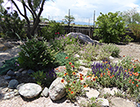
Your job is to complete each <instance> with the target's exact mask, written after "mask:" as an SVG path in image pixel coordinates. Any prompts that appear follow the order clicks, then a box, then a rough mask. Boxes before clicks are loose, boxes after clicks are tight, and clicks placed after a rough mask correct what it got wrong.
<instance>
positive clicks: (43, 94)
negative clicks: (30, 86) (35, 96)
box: [41, 87, 49, 97]
mask: <svg viewBox="0 0 140 107" xmlns="http://www.w3.org/2000/svg"><path fill="white" fill-rule="evenodd" d="M48 95H49V89H48V88H47V87H45V88H44V90H43V91H42V93H41V96H43V97H48Z"/></svg>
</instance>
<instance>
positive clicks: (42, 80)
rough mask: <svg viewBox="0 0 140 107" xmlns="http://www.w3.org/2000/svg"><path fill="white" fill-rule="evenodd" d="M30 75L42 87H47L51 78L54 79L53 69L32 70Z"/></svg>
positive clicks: (51, 80)
mask: <svg viewBox="0 0 140 107" xmlns="http://www.w3.org/2000/svg"><path fill="white" fill-rule="evenodd" d="M31 76H32V77H34V78H35V80H36V82H37V84H39V85H41V86H42V87H48V88H49V86H50V85H51V83H52V82H53V80H54V79H56V74H55V72H54V70H50V71H49V72H44V71H37V72H34V73H33V74H32V75H31Z"/></svg>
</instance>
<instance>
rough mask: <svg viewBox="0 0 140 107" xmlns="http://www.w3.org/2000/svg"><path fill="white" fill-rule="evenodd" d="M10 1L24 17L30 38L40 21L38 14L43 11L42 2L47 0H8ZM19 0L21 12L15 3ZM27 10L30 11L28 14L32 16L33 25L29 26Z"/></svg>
mask: <svg viewBox="0 0 140 107" xmlns="http://www.w3.org/2000/svg"><path fill="white" fill-rule="evenodd" d="M9 1H11V2H12V3H13V4H14V6H15V7H16V9H17V11H18V12H19V14H20V15H21V16H22V17H24V19H25V20H26V22H27V36H28V37H29V38H31V36H34V33H35V30H36V29H37V26H38V24H39V22H40V16H41V14H42V11H43V7H44V4H45V2H46V1H47V0H9ZM16 1H19V2H20V3H21V4H22V6H23V10H24V11H23V12H22V9H21V7H19V6H18V5H17V2H16ZM27 12H30V14H31V15H32V17H33V25H32V27H31V25H30V20H29V16H28V15H27Z"/></svg>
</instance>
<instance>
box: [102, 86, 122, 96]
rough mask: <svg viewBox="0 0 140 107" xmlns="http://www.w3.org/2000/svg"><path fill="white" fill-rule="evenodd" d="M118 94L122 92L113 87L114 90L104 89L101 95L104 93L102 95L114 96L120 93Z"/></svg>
mask: <svg viewBox="0 0 140 107" xmlns="http://www.w3.org/2000/svg"><path fill="white" fill-rule="evenodd" d="M118 92H120V90H118V89H117V88H116V87H113V89H111V88H104V89H103V90H102V92H101V93H102V95H103V94H111V95H112V96H113V95H114V94H115V93H118Z"/></svg>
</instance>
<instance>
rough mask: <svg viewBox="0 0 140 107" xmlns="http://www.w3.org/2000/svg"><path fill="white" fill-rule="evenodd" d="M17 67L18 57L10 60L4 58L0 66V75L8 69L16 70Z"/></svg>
mask: <svg viewBox="0 0 140 107" xmlns="http://www.w3.org/2000/svg"><path fill="white" fill-rule="evenodd" d="M18 69H19V64H18V57H14V58H11V59H10V60H5V62H3V66H2V67H1V68H0V75H5V74H6V73H7V71H8V70H13V71H16V70H18Z"/></svg>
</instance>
